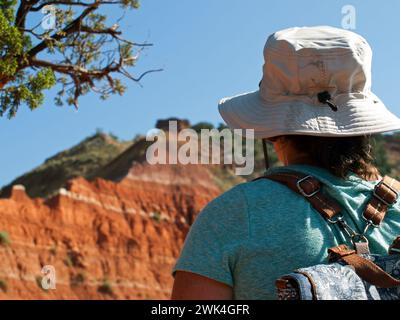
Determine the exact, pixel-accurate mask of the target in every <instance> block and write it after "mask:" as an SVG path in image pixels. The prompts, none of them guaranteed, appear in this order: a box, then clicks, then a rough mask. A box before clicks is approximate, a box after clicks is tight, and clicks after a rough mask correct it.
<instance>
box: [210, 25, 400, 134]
mask: <svg viewBox="0 0 400 320" xmlns="http://www.w3.org/2000/svg"><path fill="white" fill-rule="evenodd" d="M371 63H372V50H371V48H370V46H369V45H368V43H367V41H366V40H365V39H364V38H363V37H361V36H360V35H358V34H356V33H354V32H351V31H348V30H343V29H338V28H333V27H328V26H319V27H302V28H297V27H296V28H290V29H285V30H282V31H278V32H276V33H274V34H272V35H271V36H270V37H269V38H268V40H267V42H266V45H265V47H264V66H263V78H262V80H261V82H260V85H259V90H256V91H253V92H248V93H244V94H240V95H237V96H234V97H229V98H224V99H222V100H221V101H220V103H219V106H218V107H219V112H220V114H221V116H222V118H223V119H224V120H225V122H226V123H227V124H228V126H229V127H230V128H231V129H253V130H254V136H255V138H271V137H275V136H279V135H288V134H303V135H315V136H357V135H365V134H374V133H383V132H389V131H396V130H400V119H399V118H398V117H397V116H395V115H394V114H393V113H392V112H390V111H389V110H388V109H387V108H386V106H385V105H384V103H383V102H382V101H381V100H380V99H379V98H378V97H377V96H376V95H375V94H373V93H372V91H371Z"/></svg>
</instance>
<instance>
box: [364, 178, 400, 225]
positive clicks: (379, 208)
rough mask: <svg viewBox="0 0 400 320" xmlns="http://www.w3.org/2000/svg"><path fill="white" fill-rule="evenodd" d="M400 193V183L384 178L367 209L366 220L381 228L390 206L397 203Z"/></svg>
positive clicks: (365, 211) (376, 187) (365, 212)
mask: <svg viewBox="0 0 400 320" xmlns="http://www.w3.org/2000/svg"><path fill="white" fill-rule="evenodd" d="M399 193H400V182H399V181H397V180H395V179H393V178H391V177H389V176H384V177H383V179H382V180H381V181H380V182H379V183H378V184H377V185H376V186H375V189H374V193H373V197H371V199H370V201H369V202H368V203H367V206H366V207H365V210H364V213H363V217H364V219H365V220H367V221H370V222H371V223H372V224H373V225H375V226H379V225H380V224H381V222H382V221H383V219H384V218H385V215H386V212H387V211H388V209H389V206H391V205H393V204H394V203H395V202H396V201H397V199H398V194H399Z"/></svg>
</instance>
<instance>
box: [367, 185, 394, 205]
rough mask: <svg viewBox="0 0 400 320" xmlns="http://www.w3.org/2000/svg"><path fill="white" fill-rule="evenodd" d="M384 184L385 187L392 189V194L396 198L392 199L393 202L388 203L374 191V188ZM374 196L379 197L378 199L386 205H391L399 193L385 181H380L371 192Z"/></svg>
mask: <svg viewBox="0 0 400 320" xmlns="http://www.w3.org/2000/svg"><path fill="white" fill-rule="evenodd" d="M382 184H384V185H385V186H386V187H388V188H389V190H390V191H393V192H394V194H395V195H396V200H394V202H392V203H390V202H387V201H386V200H385V199H383V198H382V197H380V196H379V195H378V194H377V193H376V189H377V188H379V186H380V185H382ZM373 195H374V197H376V198H377V199H379V200H380V201H382V202H383V203H384V204H385V205H387V206H391V205H393V204H395V203H396V202H397V200H398V199H399V193H398V192H397V191H396V190H395V189H393V188H392V187H391V186H389V185H388V184H387V183H385V182H383V181H380V182H379V183H378V184H377V185H376V186H375V188H374V193H373Z"/></svg>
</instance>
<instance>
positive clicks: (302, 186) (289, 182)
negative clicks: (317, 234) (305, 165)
mask: <svg viewBox="0 0 400 320" xmlns="http://www.w3.org/2000/svg"><path fill="white" fill-rule="evenodd" d="M259 179H270V180H273V181H277V182H279V183H282V184H284V185H286V186H287V187H288V188H289V189H291V190H292V191H294V192H296V193H298V194H300V195H302V196H303V197H304V198H305V199H306V200H307V201H309V202H310V203H311V205H312V207H313V208H314V209H315V210H317V211H318V212H319V213H320V214H321V215H322V216H323V217H324V218H325V219H329V220H330V219H332V218H333V217H335V216H336V215H337V214H339V213H340V211H341V207H340V205H339V203H338V202H337V201H336V200H334V199H333V198H331V197H328V196H327V195H325V194H323V193H322V192H321V185H322V184H321V182H320V181H319V180H318V179H316V178H315V177H313V176H311V175H308V174H304V173H302V172H297V171H290V172H278V173H273V174H269V175H265V176H261V177H259V178H257V179H255V180H259Z"/></svg>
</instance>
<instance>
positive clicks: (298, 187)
mask: <svg viewBox="0 0 400 320" xmlns="http://www.w3.org/2000/svg"><path fill="white" fill-rule="evenodd" d="M311 178H313V177H312V176H310V175H308V176H305V177H304V178H301V179H300V180H298V181H297V182H296V185H297V189H298V190H299V192H300V193H301V194H302V195H303V196H305V197H306V198H310V197H312V196H313V195H315V194H317V193H318V192H319V190H321V188H320V187H319V188H318V189H317V190H315V191H311V192H310V193H307V192H305V191H304V189H303V188H302V187H301V183H302V182H303V181H305V180H307V179H311ZM311 184H312V183H311Z"/></svg>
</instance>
